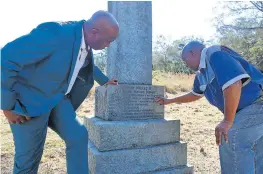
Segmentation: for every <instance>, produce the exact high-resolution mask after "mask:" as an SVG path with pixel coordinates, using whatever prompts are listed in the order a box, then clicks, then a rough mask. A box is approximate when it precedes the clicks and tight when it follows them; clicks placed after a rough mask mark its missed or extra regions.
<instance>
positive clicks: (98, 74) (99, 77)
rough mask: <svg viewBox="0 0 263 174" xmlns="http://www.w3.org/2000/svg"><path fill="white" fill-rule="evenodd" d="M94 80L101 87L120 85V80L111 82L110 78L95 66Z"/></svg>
mask: <svg viewBox="0 0 263 174" xmlns="http://www.w3.org/2000/svg"><path fill="white" fill-rule="evenodd" d="M93 71H94V74H93V77H94V80H95V81H96V82H97V83H98V84H99V85H101V86H102V85H117V84H118V80H117V79H111V80H109V78H108V77H107V76H106V75H104V74H103V72H102V71H101V70H100V69H99V68H98V67H97V66H96V65H94V69H93Z"/></svg>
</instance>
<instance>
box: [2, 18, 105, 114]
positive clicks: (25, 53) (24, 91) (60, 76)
mask: <svg viewBox="0 0 263 174" xmlns="http://www.w3.org/2000/svg"><path fill="white" fill-rule="evenodd" d="M83 22H84V20H82V21H72V22H64V23H58V22H46V23H43V24H40V25H38V26H37V27H36V28H35V29H33V30H32V31H31V32H30V33H29V34H27V35H24V36H22V37H20V38H17V39H16V40H14V41H12V42H10V43H8V44H6V45H5V46H4V47H3V48H2V50H1V109H2V110H13V111H14V112H15V113H17V114H20V115H26V116H31V117H36V116H40V115H42V114H44V113H47V112H50V111H51V109H53V108H54V107H55V106H56V105H57V103H58V102H59V101H60V100H61V99H62V98H63V97H64V96H65V92H66V91H67V88H68V84H69V81H70V79H71V76H72V73H73V70H74V66H75V63H76V59H77V56H78V52H79V48H80V44H81V38H82V26H83ZM88 56H91V59H92V61H91V63H89V64H88V66H86V67H85V68H82V69H81V70H80V72H79V78H77V79H76V82H75V84H74V86H73V88H72V90H71V92H70V94H71V96H72V97H71V101H72V104H73V106H74V108H75V109H76V108H77V107H78V106H79V105H80V104H81V103H82V102H83V100H84V99H85V98H86V96H87V94H88V92H89V90H90V89H91V88H92V86H93V84H94V79H95V80H96V81H97V82H98V83H99V84H100V85H102V84H104V83H106V82H107V81H108V78H107V77H106V76H105V75H103V73H101V71H100V70H99V69H98V68H97V67H96V66H94V64H93V54H92V52H90V53H89V54H88Z"/></svg>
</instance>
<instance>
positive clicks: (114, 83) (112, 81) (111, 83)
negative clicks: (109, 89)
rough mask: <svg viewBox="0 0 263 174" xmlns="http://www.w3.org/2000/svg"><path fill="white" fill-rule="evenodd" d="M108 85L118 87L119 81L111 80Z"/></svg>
mask: <svg viewBox="0 0 263 174" xmlns="http://www.w3.org/2000/svg"><path fill="white" fill-rule="evenodd" d="M106 85H118V80H117V79H111V80H109V81H108V82H107V83H106Z"/></svg>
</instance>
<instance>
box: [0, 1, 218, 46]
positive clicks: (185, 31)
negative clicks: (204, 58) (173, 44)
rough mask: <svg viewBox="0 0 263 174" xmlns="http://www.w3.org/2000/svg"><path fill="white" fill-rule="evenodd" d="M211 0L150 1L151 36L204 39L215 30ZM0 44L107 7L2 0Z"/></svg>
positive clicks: (100, 3)
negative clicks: (38, 27)
mask: <svg viewBox="0 0 263 174" xmlns="http://www.w3.org/2000/svg"><path fill="white" fill-rule="evenodd" d="M215 3H216V1H215V0H206V1H204V0H202V1H200V0H198V1H197V0H191V1H190V0H153V1H152V5H153V9H152V11H153V14H152V16H153V19H152V22H153V37H155V36H156V35H157V34H163V35H166V36H170V37H171V38H173V39H176V38H181V37H183V36H189V35H197V36H201V37H203V38H204V39H205V40H208V39H209V38H210V37H211V36H212V35H213V33H214V32H215V30H214V28H213V27H212V24H211V23H210V21H209V19H210V18H211V17H212V15H213V13H212V7H213V5H214V4H215ZM1 8H2V9H1V10H0V20H1V27H0V28H1V32H0V46H4V45H5V44H6V43H7V42H9V41H12V40H13V39H15V38H17V37H19V36H21V35H23V34H26V33H28V32H30V31H31V30H32V29H33V28H34V27H35V26H36V25H38V24H40V23H42V22H46V21H57V20H62V21H67V20H82V19H88V18H89V17H90V16H91V15H92V13H94V12H95V11H97V10H107V1H106V0H63V1H62V0H45V1H43V0H2V1H1Z"/></svg>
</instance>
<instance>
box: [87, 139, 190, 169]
mask: <svg viewBox="0 0 263 174" xmlns="http://www.w3.org/2000/svg"><path fill="white" fill-rule="evenodd" d="M88 156H89V170H90V174H98V173H99V174H102V173H103V174H113V173H114V174H124V173H125V174H133V173H144V172H149V171H158V170H162V169H167V168H172V167H176V166H182V165H186V164H187V151H186V144H185V143H182V142H181V143H172V144H167V145H160V146H152V147H147V148H142V149H129V150H115V151H107V152H99V151H98V149H97V148H96V147H95V146H94V145H93V143H92V142H89V147H88Z"/></svg>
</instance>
